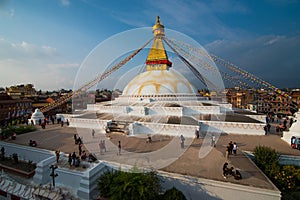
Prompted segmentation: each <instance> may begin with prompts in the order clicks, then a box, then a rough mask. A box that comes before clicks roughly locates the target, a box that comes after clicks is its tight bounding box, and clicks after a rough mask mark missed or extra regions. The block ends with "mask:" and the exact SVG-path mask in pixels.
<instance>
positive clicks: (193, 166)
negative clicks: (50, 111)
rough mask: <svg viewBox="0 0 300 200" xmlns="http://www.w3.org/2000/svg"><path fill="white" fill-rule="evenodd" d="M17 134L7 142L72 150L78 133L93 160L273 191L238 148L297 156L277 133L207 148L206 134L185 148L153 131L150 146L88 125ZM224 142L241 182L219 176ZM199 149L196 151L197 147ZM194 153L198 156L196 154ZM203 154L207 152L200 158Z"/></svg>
mask: <svg viewBox="0 0 300 200" xmlns="http://www.w3.org/2000/svg"><path fill="white" fill-rule="evenodd" d="M37 128H38V130H37V131H35V132H31V133H27V134H23V135H18V136H17V140H9V139H8V140H7V142H12V143H17V144H22V145H28V142H29V140H30V139H32V140H36V141H37V143H38V147H37V148H43V149H48V150H52V151H55V150H60V151H62V152H65V153H66V154H68V153H71V152H73V151H75V152H76V153H78V146H77V145H75V144H74V139H73V136H74V134H76V133H79V135H80V136H81V137H83V143H84V146H85V147H84V148H85V149H87V150H88V151H89V152H91V153H95V154H96V156H97V158H98V159H103V160H106V161H113V162H119V163H122V164H130V165H136V166H147V167H154V168H155V169H161V170H164V171H167V172H174V173H180V174H184V175H190V176H196V177H202V178H207V179H213V180H219V181H226V182H232V183H237V184H243V185H251V186H255V187H260V188H267V189H275V188H274V186H273V184H271V183H270V182H269V181H268V180H267V179H266V177H265V176H264V174H262V173H261V172H260V170H259V169H258V168H257V167H256V166H255V165H253V164H252V162H251V161H250V160H249V159H248V158H247V157H246V156H245V155H244V154H243V151H244V150H247V151H252V150H253V149H254V148H255V147H256V146H258V145H264V146H270V147H272V148H274V149H276V151H278V152H279V153H282V154H289V155H298V156H300V151H299V150H295V149H292V148H291V147H290V146H289V145H288V144H287V143H285V142H284V141H282V140H281V139H280V136H279V135H276V134H271V135H267V136H245V135H226V134H225V135H221V136H220V137H219V139H218V141H217V145H216V147H215V148H212V147H210V137H208V138H204V139H201V138H200V139H186V141H185V148H184V149H181V148H180V140H179V138H177V137H170V136H162V135H154V136H153V142H152V143H151V144H149V143H146V137H147V136H146V135H139V136H136V137H133V136H125V135H122V134H118V133H112V134H111V139H110V140H108V139H107V138H106V137H105V135H103V134H101V133H99V132H98V131H96V133H95V136H94V137H93V136H92V134H91V130H90V129H76V128H71V127H66V126H64V127H60V126H59V125H48V126H46V129H40V128H39V127H37ZM103 139H105V140H106V148H107V152H105V153H103V154H100V148H99V141H100V140H103ZM118 141H121V145H122V151H121V155H120V156H119V155H117V154H118V147H117V143H118ZM229 141H233V142H237V145H238V147H239V148H238V154H237V156H230V158H229V161H228V162H229V167H231V166H233V167H234V168H235V169H239V170H240V171H241V174H242V176H243V179H242V180H238V181H237V180H234V179H233V178H232V177H228V178H227V179H224V178H223V176H222V166H223V164H224V162H225V147H226V145H227V144H228V142H229ZM200 149H201V150H200ZM199 154H200V156H199ZM205 154H207V155H206V156H205Z"/></svg>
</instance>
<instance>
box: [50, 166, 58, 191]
mask: <svg viewBox="0 0 300 200" xmlns="http://www.w3.org/2000/svg"><path fill="white" fill-rule="evenodd" d="M50 169H52V172H51V174H50V176H52V183H53V187H55V177H57V176H58V174H55V173H54V171H55V170H56V169H57V166H56V165H51V166H50Z"/></svg>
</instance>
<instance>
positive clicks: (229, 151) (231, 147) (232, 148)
mask: <svg viewBox="0 0 300 200" xmlns="http://www.w3.org/2000/svg"><path fill="white" fill-rule="evenodd" d="M237 149H238V146H237V143H236V142H233V143H232V141H230V142H229V143H228V145H227V146H226V151H225V158H226V161H227V160H228V159H229V156H230V155H234V156H236V155H237Z"/></svg>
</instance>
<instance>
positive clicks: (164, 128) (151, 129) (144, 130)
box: [133, 122, 199, 138]
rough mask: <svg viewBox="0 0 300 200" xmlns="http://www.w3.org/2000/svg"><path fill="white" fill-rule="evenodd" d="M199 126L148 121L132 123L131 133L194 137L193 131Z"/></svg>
mask: <svg viewBox="0 0 300 200" xmlns="http://www.w3.org/2000/svg"><path fill="white" fill-rule="evenodd" d="M196 130H199V126H193V125H180V124H158V123H149V122H136V123H133V134H134V135H136V134H162V135H170V136H180V135H183V136H184V137H187V138H194V137H195V131H196Z"/></svg>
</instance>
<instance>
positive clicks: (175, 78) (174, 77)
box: [123, 69, 197, 96]
mask: <svg viewBox="0 0 300 200" xmlns="http://www.w3.org/2000/svg"><path fill="white" fill-rule="evenodd" d="M162 94H189V95H190V94H197V92H196V90H195V88H194V87H193V86H192V85H191V84H190V82H189V81H188V80H187V79H186V78H185V77H184V76H183V75H181V74H180V73H179V72H177V71H176V70H174V69H169V70H152V71H146V72H143V73H141V74H139V75H138V76H136V77H135V78H133V79H132V80H131V81H130V82H129V83H128V84H127V86H126V87H125V88H124V90H123V95H125V96H136V95H138V96H139V95H162Z"/></svg>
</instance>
